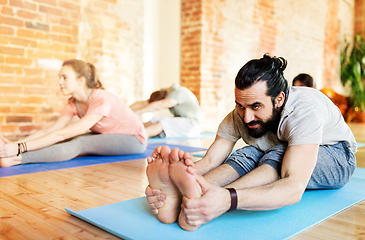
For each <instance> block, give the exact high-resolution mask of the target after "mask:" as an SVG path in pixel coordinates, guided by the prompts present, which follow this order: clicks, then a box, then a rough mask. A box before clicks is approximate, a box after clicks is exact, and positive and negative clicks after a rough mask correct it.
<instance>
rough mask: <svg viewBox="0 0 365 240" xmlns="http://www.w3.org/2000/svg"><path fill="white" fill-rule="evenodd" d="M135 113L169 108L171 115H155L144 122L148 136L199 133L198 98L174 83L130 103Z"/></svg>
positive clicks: (191, 135) (187, 135) (186, 135)
mask: <svg viewBox="0 0 365 240" xmlns="http://www.w3.org/2000/svg"><path fill="white" fill-rule="evenodd" d="M130 107H131V109H132V110H133V111H134V112H135V113H136V114H142V113H147V112H155V111H159V110H161V109H169V110H170V112H171V113H172V115H173V117H170V116H163V117H155V118H153V119H151V120H150V121H149V122H146V123H144V126H145V127H146V130H147V133H148V136H149V137H155V136H159V137H166V138H178V137H196V136H199V134H200V133H201V110H200V106H199V102H198V99H197V98H196V97H195V95H194V93H192V92H191V91H190V90H189V89H187V88H185V87H182V86H180V85H178V84H174V85H172V86H171V87H169V88H166V89H161V90H158V91H155V92H153V93H152V94H151V96H150V98H149V99H148V100H145V101H140V102H136V103H134V104H132V105H131V106H130Z"/></svg>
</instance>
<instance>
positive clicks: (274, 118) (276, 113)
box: [245, 108, 281, 138]
mask: <svg viewBox="0 0 365 240" xmlns="http://www.w3.org/2000/svg"><path fill="white" fill-rule="evenodd" d="M280 114H281V109H280V108H273V110H272V115H271V117H270V118H269V119H268V120H267V121H266V122H263V121H261V120H256V121H251V122H249V123H247V124H246V123H245V124H246V125H247V126H250V125H251V126H253V125H255V124H259V127H257V128H248V135H250V136H251V137H253V138H260V137H262V136H264V135H265V134H266V133H267V132H268V131H271V132H273V133H276V131H277V129H278V126H279V121H280Z"/></svg>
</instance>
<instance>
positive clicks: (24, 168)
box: [0, 144, 206, 177]
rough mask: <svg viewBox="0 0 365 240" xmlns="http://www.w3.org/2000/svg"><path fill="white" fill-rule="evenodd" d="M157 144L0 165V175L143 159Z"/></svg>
mask: <svg viewBox="0 0 365 240" xmlns="http://www.w3.org/2000/svg"><path fill="white" fill-rule="evenodd" d="M158 145H159V144H149V145H148V146H147V149H146V151H145V152H144V153H141V154H133V155H123V156H84V157H78V158H75V159H72V160H69V161H65V162H51V163H31V164H24V165H16V166H12V167H7V168H1V167H0V177H8V176H14V175H21V174H28V173H36V172H45V171H51V170H58V169H65V168H74V167H84V166H91V165H98V164H106V163H114V162H122V161H130V160H137V159H144V158H147V157H148V156H151V154H152V152H153V150H154V149H155V148H156V147H157V146H158ZM160 145H161V144H160ZM165 145H168V146H169V147H170V148H171V149H172V148H174V147H178V148H180V149H182V150H184V151H186V152H195V151H202V150H206V149H205V148H194V147H188V146H180V145H172V144H165Z"/></svg>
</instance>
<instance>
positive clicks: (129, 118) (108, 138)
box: [0, 60, 147, 167]
mask: <svg viewBox="0 0 365 240" xmlns="http://www.w3.org/2000/svg"><path fill="white" fill-rule="evenodd" d="M59 84H60V88H61V91H62V93H63V94H64V95H71V97H70V98H69V100H68V103H67V105H66V106H65V108H64V109H63V111H62V113H61V116H60V117H59V118H58V120H57V121H56V122H55V123H54V124H53V125H52V126H50V127H49V128H47V129H44V130H40V131H37V132H36V133H34V134H32V135H30V136H28V137H26V138H24V139H22V140H20V141H17V142H10V141H8V140H7V139H5V138H4V137H1V139H2V143H0V166H1V167H10V166H13V165H18V164H26V163H40V162H60V161H67V160H70V159H72V158H75V157H77V156H79V155H85V154H92V155H126V154H137V153H142V152H144V151H145V150H146V147H147V132H146V129H145V128H144V126H143V123H142V122H141V121H140V120H139V119H138V116H136V115H135V114H134V113H133V111H132V110H131V109H130V108H129V107H128V105H127V104H126V103H124V102H123V101H122V100H120V99H119V98H118V97H117V96H116V95H114V94H112V93H110V92H107V91H105V90H103V86H102V84H101V82H100V81H99V79H98V76H97V73H96V69H95V67H94V66H93V65H92V64H90V63H86V62H84V61H82V60H68V61H65V62H64V63H63V64H62V68H61V70H60V72H59ZM74 116H77V117H78V118H79V119H78V120H77V121H73V120H72V119H73V118H74Z"/></svg>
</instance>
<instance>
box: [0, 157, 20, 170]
mask: <svg viewBox="0 0 365 240" xmlns="http://www.w3.org/2000/svg"><path fill="white" fill-rule="evenodd" d="M21 163H22V156H21V155H20V156H14V157H7V158H0V167H3V168H4V167H11V166H14V165H19V164H21Z"/></svg>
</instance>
